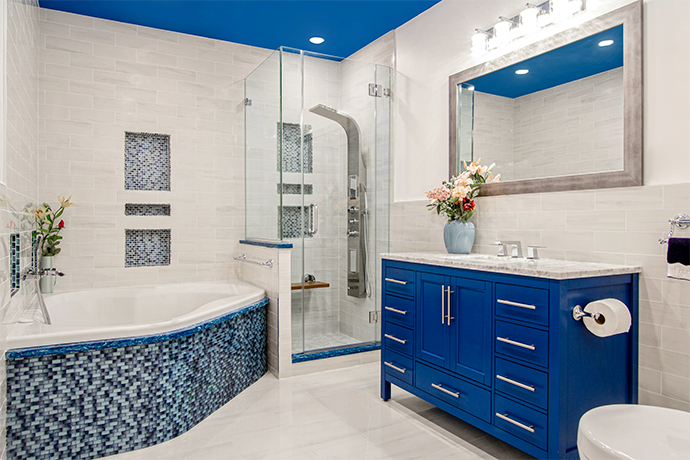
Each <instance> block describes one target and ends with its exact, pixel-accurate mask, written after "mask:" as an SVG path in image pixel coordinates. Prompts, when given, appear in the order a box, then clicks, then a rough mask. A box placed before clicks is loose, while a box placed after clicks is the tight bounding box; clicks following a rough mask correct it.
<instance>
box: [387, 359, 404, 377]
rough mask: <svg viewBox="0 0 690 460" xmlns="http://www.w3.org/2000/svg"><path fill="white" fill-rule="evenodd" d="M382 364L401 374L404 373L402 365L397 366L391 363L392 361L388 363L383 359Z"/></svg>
mask: <svg viewBox="0 0 690 460" xmlns="http://www.w3.org/2000/svg"><path fill="white" fill-rule="evenodd" d="M383 364H385V365H386V366H388V367H390V368H391V369H395V370H396V371H398V372H400V373H402V374H404V373H405V371H406V370H407V369H405V368H404V367H403V368H401V367H398V366H396V365H395V364H393V363H389V362H388V361H384V362H383Z"/></svg>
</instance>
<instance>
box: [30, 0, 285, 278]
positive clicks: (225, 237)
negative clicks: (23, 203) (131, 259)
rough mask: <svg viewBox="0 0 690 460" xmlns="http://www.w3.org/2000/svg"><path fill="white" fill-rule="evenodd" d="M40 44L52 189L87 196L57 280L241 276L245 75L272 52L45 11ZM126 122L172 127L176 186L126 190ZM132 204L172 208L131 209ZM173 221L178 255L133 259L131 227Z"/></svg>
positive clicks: (131, 128)
mask: <svg viewBox="0 0 690 460" xmlns="http://www.w3.org/2000/svg"><path fill="white" fill-rule="evenodd" d="M40 53H41V54H40V55H41V60H40V94H39V102H40V119H39V121H40V145H39V155H40V161H41V170H40V193H41V200H44V201H47V202H49V203H53V202H55V200H56V198H57V196H58V195H63V196H69V195H72V201H73V202H74V203H75V204H76V206H74V207H71V208H69V209H68V210H67V212H66V213H65V223H66V228H65V230H64V231H63V235H64V243H63V245H62V248H63V251H62V253H61V254H60V256H59V258H58V259H57V260H56V265H57V267H58V268H59V269H60V270H61V271H63V272H65V273H66V274H67V275H66V276H65V277H64V278H61V279H60V281H59V282H58V285H57V287H56V289H57V290H58V291H60V290H73V289H83V288H86V289H88V288H94V287H104V286H120V285H131V284H154V283H172V282H178V281H194V280H221V279H228V278H236V276H237V274H236V271H237V263H236V262H235V261H234V260H233V258H232V257H233V256H235V255H237V254H238V251H239V248H238V244H239V243H238V241H239V240H240V239H241V238H243V237H244V132H243V131H244V130H243V125H244V124H243V109H244V106H243V104H242V101H243V98H244V91H243V85H242V80H243V78H244V77H246V76H247V75H248V74H249V72H251V71H252V69H254V68H255V67H256V66H257V65H258V64H259V63H261V62H262V61H263V60H264V59H265V58H266V57H267V56H269V55H270V53H271V51H270V50H265V49H260V48H255V47H250V46H244V45H239V44H234V43H229V42H223V41H219V40H211V39H206V38H200V37H195V36H191V35H184V34H178V33H174V32H168V31H163V30H157V29H151V28H146V27H140V26H134V25H130V24H123V23H118V22H114V21H107V20H101V19H95V18H90V17H86V16H80V15H74V14H69V13H63V12H58V11H53V10H41V11H40ZM274 129H275V125H274ZM126 132H132V133H142V132H143V133H160V134H165V135H169V136H170V153H171V157H170V158H171V160H170V161H171V165H170V191H139V190H125V187H124V184H125V176H124V173H125V171H124V164H125V161H124V155H125V152H124V148H125V133H126ZM274 187H275V186H274ZM273 193H275V188H274V189H273ZM126 203H168V204H170V205H171V215H170V216H169V217H167V216H157V217H149V216H125V215H124V211H123V210H124V206H125V204H126ZM168 228H169V229H171V254H170V264H169V265H166V266H153V267H137V268H125V263H124V261H125V229H168Z"/></svg>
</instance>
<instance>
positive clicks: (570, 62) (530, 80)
mask: <svg viewBox="0 0 690 460" xmlns="http://www.w3.org/2000/svg"><path fill="white" fill-rule="evenodd" d="M602 40H613V41H614V42H613V45H611V46H605V47H601V46H599V42H600V41H602ZM622 65H623V26H622V25H621V26H618V27H614V28H613V29H609V30H606V31H604V32H600V33H598V34H596V35H592V36H590V37H587V38H583V39H582V40H579V41H577V42H575V43H571V44H570V45H566V46H563V47H561V48H557V49H555V50H552V51H549V52H548V53H544V54H542V55H539V56H537V57H534V58H532V59H527V60H525V61H522V62H520V63H518V64H514V65H511V66H510V67H505V68H503V69H500V70H497V71H495V72H492V73H490V74H487V75H484V76H483V77H479V78H475V79H474V80H471V81H469V82H467V84H468V85H474V89H475V91H480V92H482V93H489V94H495V95H497V96H504V97H510V98H515V97H520V96H524V95H526V94H531V93H534V92H537V91H542V90H544V89H547V88H552V87H554V86H558V85H562V84H565V83H568V82H571V81H575V80H579V79H581V78H585V77H589V76H591V75H595V74H598V73H601V72H606V71H607V70H611V69H615V68H617V67H621V66H622ZM518 69H528V70H529V73H528V74H525V75H516V74H515V71H516V70H518Z"/></svg>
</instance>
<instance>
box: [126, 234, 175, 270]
mask: <svg viewBox="0 0 690 460" xmlns="http://www.w3.org/2000/svg"><path fill="white" fill-rule="evenodd" d="M170 233H171V232H170V229H169V228H168V229H127V230H125V267H155V266H160V265H170V240H171V237H170Z"/></svg>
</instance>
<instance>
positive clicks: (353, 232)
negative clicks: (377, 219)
mask: <svg viewBox="0 0 690 460" xmlns="http://www.w3.org/2000/svg"><path fill="white" fill-rule="evenodd" d="M347 236H349V237H350V238H357V237H358V236H359V232H358V231H357V230H348V231H347Z"/></svg>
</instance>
